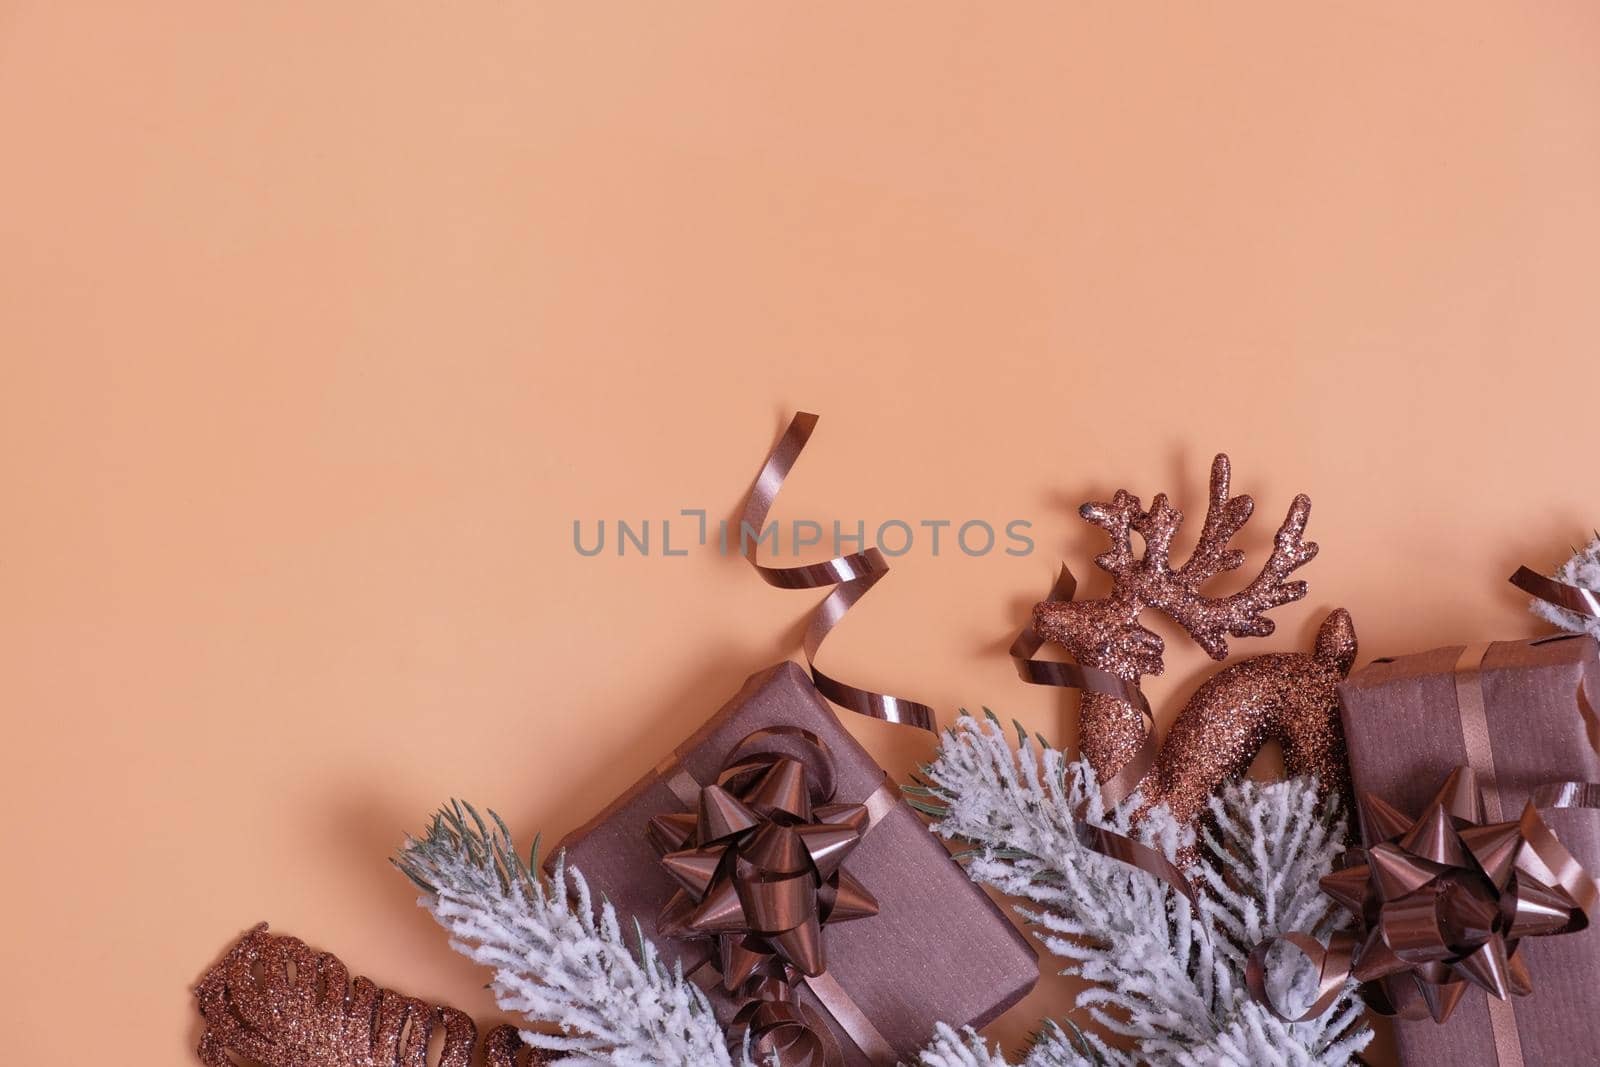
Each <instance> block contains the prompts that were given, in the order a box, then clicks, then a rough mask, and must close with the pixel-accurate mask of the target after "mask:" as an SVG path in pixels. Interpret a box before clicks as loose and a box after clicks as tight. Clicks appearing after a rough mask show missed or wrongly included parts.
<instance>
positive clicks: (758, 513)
mask: <svg viewBox="0 0 1600 1067" xmlns="http://www.w3.org/2000/svg"><path fill="white" fill-rule="evenodd" d="M816 425H817V416H815V415H813V414H811V413H809V412H805V411H802V412H799V413H798V414H796V415H795V417H794V418H793V419H791V420H790V422H789V426H788V428H787V429H785V430H784V431H783V436H782V437H780V438H779V439H778V443H777V444H776V445H774V446H773V448H772V451H771V452H769V453H768V454H767V458H766V460H765V461H764V462H763V463H762V464H761V473H760V474H758V475H757V476H756V483H755V486H754V487H753V488H752V489H751V490H750V496H749V497H748V498H747V499H746V500H745V505H744V511H743V513H742V514H741V515H740V518H739V538H740V541H741V542H742V543H743V545H744V556H745V559H746V560H748V561H749V563H750V566H751V567H753V568H755V572H756V573H757V574H759V575H760V576H761V579H762V580H763V581H765V582H766V583H767V584H768V585H775V586H777V587H778V588H780V589H820V588H821V587H823V586H830V585H831V586H833V589H832V591H831V592H829V593H828V595H827V596H826V597H824V598H823V600H822V602H821V603H820V604H818V605H817V607H816V610H815V611H814V612H812V615H811V621H810V622H809V623H808V624H807V626H806V636H805V652H806V665H807V666H808V667H809V668H810V669H811V680H812V682H813V684H815V685H816V687H817V691H818V692H820V693H821V694H822V695H823V696H825V697H827V698H828V699H829V700H831V701H833V702H834V703H835V704H838V705H839V706H840V707H843V708H848V709H849V710H850V711H853V712H856V713H857V714H859V715H865V716H867V717H868V718H872V719H881V720H883V721H884V722H893V723H900V724H902V725H905V726H915V727H917V728H918V729H922V730H927V731H929V732H930V733H933V732H937V729H938V727H937V722H936V717H935V715H934V712H933V709H932V708H931V707H929V706H928V705H926V704H922V703H919V702H917V701H915V700H907V699H905V698H903V697H895V696H889V695H888V694H886V693H876V692H873V691H872V690H870V689H862V688H860V687H859V686H854V685H850V684H848V683H846V682H841V681H839V680H838V679H837V678H833V677H831V676H830V675H827V674H824V673H823V672H822V671H820V670H818V669H817V663H816V660H817V653H818V651H819V650H820V649H821V648H822V642H823V641H824V640H826V639H827V637H828V634H829V633H831V632H832V630H833V628H834V627H835V626H837V625H839V621H840V620H841V619H843V618H844V616H845V613H846V612H848V611H849V610H850V609H851V608H852V607H854V606H855V603H856V601H858V600H860V599H861V598H862V597H864V596H866V595H867V593H868V592H869V591H870V590H871V589H872V587H873V586H874V585H876V584H878V582H879V581H880V580H881V579H882V578H883V576H884V575H885V574H887V573H889V561H888V560H886V559H884V557H883V553H882V552H880V551H878V549H876V548H869V549H867V550H866V551H864V552H852V553H850V554H849V555H844V556H835V557H834V558H833V559H830V560H827V561H826V562H824V563H808V564H804V565H802V566H798V567H768V566H766V565H764V564H763V563H761V561H760V560H759V559H758V558H757V552H758V549H759V548H760V543H761V538H760V534H761V531H762V530H763V529H764V528H765V526H766V522H767V513H768V512H770V511H771V510H772V505H773V502H774V501H776V500H777V498H778V492H779V491H780V490H781V489H782V488H783V483H784V480H785V479H786V478H788V477H789V471H790V470H792V469H793V468H794V463H795V460H797V459H799V458H800V453H801V452H802V451H804V450H805V447H806V442H807V441H809V440H810V439H811V431H812V430H814V429H816ZM752 535H753V536H752Z"/></svg>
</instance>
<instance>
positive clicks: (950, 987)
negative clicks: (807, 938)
mask: <svg viewBox="0 0 1600 1067" xmlns="http://www.w3.org/2000/svg"><path fill="white" fill-rule="evenodd" d="M780 725H782V726H798V727H800V728H802V729H805V730H810V731H811V732H812V733H814V734H816V735H817V736H819V737H821V738H822V739H823V740H824V741H826V742H827V744H828V746H829V748H830V749H832V752H833V756H834V760H835V762H836V765H837V768H838V787H837V795H836V797H835V799H836V800H838V801H840V802H853V803H858V802H862V801H865V800H866V799H867V797H868V796H869V795H870V794H871V793H872V792H873V791H874V790H875V789H877V788H878V786H879V785H880V784H881V783H882V782H883V780H884V776H883V770H882V768H880V767H879V766H878V765H877V764H876V763H875V762H874V761H873V759H872V757H871V756H870V755H868V753H867V751H866V750H865V749H864V748H862V747H861V745H860V743H859V742H857V741H856V740H855V739H854V738H853V737H851V736H850V734H849V733H848V732H847V731H846V730H845V729H844V728H843V727H842V726H841V725H840V724H839V721H838V719H837V718H836V717H835V715H834V713H833V711H832V709H831V708H830V707H829V705H828V704H827V702H826V701H824V700H823V699H822V697H821V695H820V694H818V693H817V691H816V689H815V688H814V687H813V686H812V684H811V680H810V679H809V678H808V677H807V676H806V673H805V671H804V670H802V669H801V668H800V667H799V666H798V665H797V664H795V663H792V662H784V663H781V664H779V665H777V666H775V667H770V668H768V669H766V670H764V671H760V672H758V673H756V674H753V675H751V676H750V677H749V678H748V679H747V680H746V681H745V683H744V686H743V688H741V689H740V690H739V692H738V693H737V694H735V695H734V697H733V699H732V700H730V701H729V702H728V703H727V704H725V705H724V706H723V707H722V709H721V710H720V711H718V712H717V713H716V714H715V715H713V716H712V717H711V719H710V721H708V722H707V723H706V724H705V725H704V726H703V727H701V728H700V729H699V730H698V731H696V732H695V734H694V735H693V736H692V737H690V738H689V739H688V740H687V741H685V742H684V743H683V744H682V745H680V746H678V748H677V750H676V754H677V758H678V762H677V763H676V764H675V765H674V769H681V770H683V771H686V772H687V773H688V774H690V775H691V776H692V777H694V778H695V779H696V781H698V782H701V783H706V782H711V781H714V780H715V779H716V776H717V774H718V772H719V770H720V769H721V766H722V761H723V758H724V757H725V756H726V755H727V754H728V752H729V751H731V750H732V749H733V747H734V746H735V745H736V744H737V743H738V742H739V741H740V740H741V739H742V738H744V737H745V736H746V735H747V734H749V733H751V732H752V731H755V730H759V729H762V728H764V727H769V726H780ZM682 810H684V808H683V805H682V804H681V803H680V802H679V801H678V798H677V797H676V796H675V795H674V794H673V793H672V791H671V790H670V789H669V788H668V787H667V785H666V782H665V780H664V779H663V777H662V776H661V774H660V773H658V771H651V772H650V773H648V774H646V775H645V776H644V777H643V778H641V779H640V780H639V781H638V782H637V783H635V784H634V785H633V787H632V788H630V789H629V790H628V791H627V792H625V793H624V794H623V795H622V796H621V797H619V798H618V799H617V800H616V801H614V802H613V803H612V804H611V805H610V806H609V807H608V808H606V810H605V811H603V812H601V813H600V815H599V816H597V817H596V818H595V819H593V820H592V821H591V822H589V823H588V824H587V825H585V826H583V827H580V828H579V829H577V830H575V831H573V832H572V833H571V834H569V835H568V836H567V837H566V838H565V839H564V840H563V841H562V842H561V844H560V846H559V847H558V848H557V850H556V853H559V852H560V851H561V850H562V849H564V850H565V851H566V856H567V862H568V863H569V864H571V865H572V866H574V867H577V868H578V869H579V870H580V871H582V872H583V875H584V877H585V878H587V879H588V880H589V883H590V885H591V886H592V887H594V889H595V890H596V892H597V893H603V894H604V895H605V896H606V897H607V898H608V899H609V900H610V901H611V903H612V904H614V905H615V906H616V908H617V912H618V914H619V915H620V916H621V917H623V919H624V921H626V919H627V917H628V916H632V917H633V918H635V919H637V920H638V921H639V923H640V925H641V926H643V928H644V932H645V935H646V936H647V937H649V938H650V939H651V940H653V941H654V942H655V943H656V944H657V945H658V946H659V947H660V948H661V950H662V952H663V954H664V955H665V956H666V957H667V958H668V959H669V960H670V959H672V958H673V957H676V958H678V959H681V960H682V961H683V964H684V968H685V970H689V969H692V968H693V967H694V966H695V965H696V964H698V963H700V962H701V961H702V960H703V959H704V957H705V953H704V951H703V949H702V948H701V947H700V946H697V945H695V944H692V943H686V942H683V941H677V940H673V939H670V938H665V937H661V936H660V935H658V934H657V933H656V917H657V915H658V913H659V912H660V911H661V908H662V906H663V905H664V904H665V903H666V902H667V900H668V899H669V898H670V897H671V896H672V892H673V889H674V884H673V882H672V880H671V879H670V878H669V877H668V876H667V875H666V873H665V872H664V871H663V869H662V867H661V858H660V856H659V855H658V854H657V853H656V851H655V849H654V848H652V847H651V844H650V841H649V839H648V838H647V837H646V834H645V828H646V825H647V824H648V823H649V821H650V818H651V817H652V816H655V815H660V814H663V813H665V812H674V811H682ZM553 856H554V854H552V862H553ZM845 866H846V869H847V870H848V871H849V872H850V873H851V874H852V875H854V876H855V877H856V878H858V879H860V880H861V882H862V884H863V885H865V886H866V888H867V890H868V891H870V892H871V893H872V894H873V896H875V897H876V898H877V900H878V903H879V913H878V914H877V915H875V916H873V917H871V918H866V919H857V920H853V921H851V922H849V923H847V924H844V925H840V926H836V927H829V928H828V930H827V932H826V940H825V942H824V944H825V946H826V952H827V969H828V974H829V975H830V976H832V977H833V978H834V979H836V980H837V981H838V983H839V984H840V985H841V986H843V988H844V990H845V992H846V993H848V994H849V996H850V998H851V999H852V1000H853V1001H854V1002H855V1004H856V1005H857V1007H859V1008H860V1009H861V1011H862V1012H863V1013H865V1015H866V1016H867V1018H868V1019H869V1020H871V1022H872V1024H873V1025H874V1026H876V1027H877V1029H878V1030H879V1032H880V1033H882V1035H883V1036H884V1037H885V1038H886V1039H887V1040H888V1042H889V1044H890V1045H891V1046H892V1047H893V1048H894V1050H895V1051H896V1052H897V1053H899V1054H900V1055H901V1056H902V1057H906V1058H909V1057H910V1056H911V1055H912V1054H913V1053H915V1052H916V1051H918V1050H919V1049H921V1048H922V1047H923V1046H924V1045H925V1044H926V1043H927V1042H928V1039H929V1038H930V1036H931V1035H932V1033H933V1028H934V1025H935V1024H936V1023H939V1022H947V1023H950V1024H951V1025H953V1026H957V1027H959V1026H963V1025H972V1026H983V1025H985V1024H987V1023H989V1022H990V1021H992V1020H993V1019H995V1018H996V1017H997V1016H998V1015H1000V1013H1001V1012H1003V1011H1005V1010H1006V1009H1007V1008H1009V1007H1010V1006H1011V1005H1013V1004H1015V1003H1016V1002H1017V1001H1018V1000H1020V999H1021V998H1022V997H1023V996H1024V995H1025V994H1026V993H1027V992H1028V991H1029V990H1030V989H1032V988H1033V985H1034V983H1035V981H1037V980H1038V976H1039V966H1038V959H1037V957H1036V956H1035V955H1034V952H1033V950H1032V948H1031V947H1029V945H1028V942H1027V940H1026V939H1025V938H1024V937H1023V936H1022V935H1021V934H1020V933H1019V932H1018V931H1017V930H1016V928H1015V927H1013V926H1012V925H1011V923H1010V922H1009V921H1007V919H1006V918H1005V916H1004V915H1002V914H1001V912H1000V910H999V908H997V907H996V906H995V905H994V902H993V901H991V900H990V899H989V898H988V896H986V895H985V894H984V892H983V890H981V889H980V888H978V886H977V885H975V884H974V883H973V882H972V881H971V880H970V879H969V878H968V877H967V875H966V873H965V872H964V871H963V870H962V869H961V868H960V867H959V866H958V865H957V864H956V863H955V861H954V860H952V859H951V858H950V855H949V853H948V852H947V851H946V850H945V848H944V846H943V845H942V844H940V843H939V840H938V838H936V837H935V836H934V835H933V834H932V833H931V832H930V831H929V830H928V828H927V826H926V825H925V824H924V823H923V821H922V819H921V818H920V817H919V816H918V815H917V814H916V813H915V812H914V811H912V810H911V808H909V807H907V806H906V804H905V803H903V802H901V801H898V800H896V802H895V803H894V804H893V805H891V807H890V810H889V812H888V814H887V815H885V816H884V817H883V819H882V820H881V821H879V822H878V823H877V824H876V825H874V826H873V828H872V830H871V831H870V832H869V833H868V834H867V835H866V838H865V839H864V840H863V841H862V842H861V844H860V845H859V846H858V847H857V848H856V850H855V851H854V852H853V853H851V855H850V858H849V860H848V861H847V863H846V865H845ZM708 984H709V983H703V984H702V987H704V986H705V985H708ZM710 995H711V1000H712V1003H713V1004H714V1005H715V1007H716V1009H717V1013H718V1015H719V1017H720V1018H721V1019H722V1020H723V1022H724V1023H726V1022H727V1021H728V1020H729V1019H731V1018H732V1017H733V1014H734V1012H735V1011H736V1010H737V1008H738V1007H739V1005H738V1003H737V1002H735V1001H734V1000H733V999H731V998H730V997H728V996H727V995H726V994H723V993H722V992H721V991H720V990H713V991H711V994H710ZM799 995H800V999H801V1001H802V1003H804V1004H806V1005H808V1006H810V1007H811V1008H813V1009H814V1010H816V1011H817V1013H818V1014H819V1016H821V1017H822V1018H824V1019H826V1020H827V1022H828V1025H829V1028H830V1029H831V1030H832V1031H833V1034H834V1038H835V1039H836V1040H837V1041H838V1043H839V1046H840V1048H841V1049H842V1050H843V1052H844V1060H845V1063H846V1065H847V1067H869V1061H868V1060H867V1058H866V1057H865V1056H864V1055H862V1054H861V1052H860V1051H859V1050H858V1049H857V1048H856V1047H855V1045H854V1044H853V1043H851V1042H850V1040H849V1038H848V1036H847V1035H846V1034H845V1032H844V1031H843V1030H842V1029H841V1028H840V1027H839V1026H838V1025H837V1024H836V1023H835V1022H834V1020H833V1019H832V1018H831V1017H829V1016H828V1014H827V1012H826V1011H825V1010H823V1008H822V1007H821V1005H820V1004H818V1003H817V1001H816V999H815V998H814V997H813V996H812V995H811V993H810V992H809V990H805V989H804V988H802V989H801V992H800V994H799Z"/></svg>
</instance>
